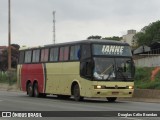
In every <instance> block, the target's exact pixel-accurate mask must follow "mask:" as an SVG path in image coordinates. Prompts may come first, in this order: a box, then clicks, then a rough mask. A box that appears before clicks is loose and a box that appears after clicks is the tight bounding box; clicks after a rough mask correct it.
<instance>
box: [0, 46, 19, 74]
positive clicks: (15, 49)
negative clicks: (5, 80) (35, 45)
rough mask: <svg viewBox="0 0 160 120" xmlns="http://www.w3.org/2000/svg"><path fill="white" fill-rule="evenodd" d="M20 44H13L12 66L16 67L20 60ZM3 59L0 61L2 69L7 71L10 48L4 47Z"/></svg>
mask: <svg viewBox="0 0 160 120" xmlns="http://www.w3.org/2000/svg"><path fill="white" fill-rule="evenodd" d="M19 48H20V46H19V45H18V44H11V67H12V68H16V67H17V62H18V54H19ZM1 57H2V60H1V62H0V69H1V70H2V71H6V70H7V67H8V49H4V50H3V52H2V55H1Z"/></svg>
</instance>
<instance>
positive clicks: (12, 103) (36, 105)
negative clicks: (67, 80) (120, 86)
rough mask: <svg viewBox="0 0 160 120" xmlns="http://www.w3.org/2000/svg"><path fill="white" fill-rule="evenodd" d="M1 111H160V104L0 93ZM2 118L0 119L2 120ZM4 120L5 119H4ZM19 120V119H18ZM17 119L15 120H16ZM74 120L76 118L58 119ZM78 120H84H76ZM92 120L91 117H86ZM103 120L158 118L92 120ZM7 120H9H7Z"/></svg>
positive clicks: (154, 119) (126, 119)
mask: <svg viewBox="0 0 160 120" xmlns="http://www.w3.org/2000/svg"><path fill="white" fill-rule="evenodd" d="M0 111H160V104H158V103H143V102H129V101H117V102H115V103H109V102H107V101H106V100H105V99H85V100H84V101H83V102H76V101H74V100H72V99H69V100H60V99H57V97H56V96H47V98H32V97H28V96H27V95H26V93H23V92H7V91H0ZM1 119H2V118H0V120H1ZM3 119H4V118H3ZM16 119H17V118H16ZM16 119H15V120H16ZM56 119H58V120H61V119H65V120H66V119H67V120H68V119H71V120H72V119H73V120H75V118H74V117H67V118H56ZM76 119H79V120H81V119H84V117H83V118H76ZM85 119H87V120H90V119H91V118H90V117H85ZM94 119H95V120H101V119H105V120H106V119H109V120H112V119H117V120H145V119H148V120H150V119H153V120H156V119H158V118H149V117H148V118H142V117H127V118H126V117H118V118H111V117H106V118H102V117H101V118H98V119H97V118H92V120H94ZM5 120H7V119H6V118H5Z"/></svg>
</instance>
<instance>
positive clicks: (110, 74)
mask: <svg viewBox="0 0 160 120" xmlns="http://www.w3.org/2000/svg"><path fill="white" fill-rule="evenodd" d="M111 66H112V67H113V69H112V71H111V72H110V73H109V74H108V77H107V78H106V79H105V80H110V78H111V76H112V78H113V75H114V76H115V73H114V65H113V64H112V65H111Z"/></svg>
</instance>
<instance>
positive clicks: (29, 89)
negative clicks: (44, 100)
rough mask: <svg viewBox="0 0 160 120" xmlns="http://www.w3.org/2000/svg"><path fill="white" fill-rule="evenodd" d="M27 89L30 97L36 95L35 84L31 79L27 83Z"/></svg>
mask: <svg viewBox="0 0 160 120" xmlns="http://www.w3.org/2000/svg"><path fill="white" fill-rule="evenodd" d="M26 91H27V95H29V96H30V97H33V96H34V94H33V85H32V83H31V81H30V80H28V81H27V83H26Z"/></svg>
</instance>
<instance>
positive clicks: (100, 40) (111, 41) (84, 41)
mask: <svg viewBox="0 0 160 120" xmlns="http://www.w3.org/2000/svg"><path fill="white" fill-rule="evenodd" d="M82 43H84V44H85V43H88V44H89V43H97V44H98V43H99V44H103V43H105V44H113V45H124V46H129V44H128V43H125V42H121V41H115V40H103V39H89V40H81V41H73V42H65V43H57V44H49V45H44V46H37V47H22V48H20V50H26V49H36V48H43V47H51V46H63V45H70V44H82Z"/></svg>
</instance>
